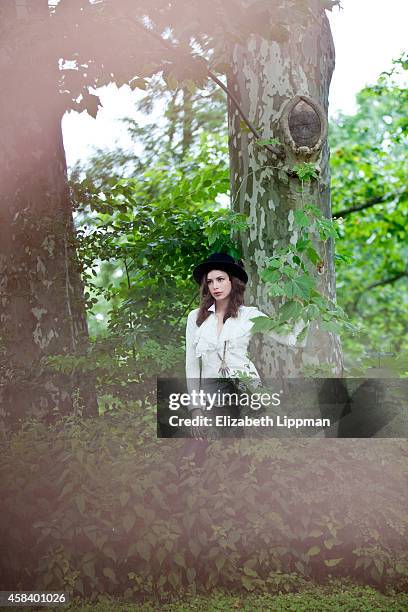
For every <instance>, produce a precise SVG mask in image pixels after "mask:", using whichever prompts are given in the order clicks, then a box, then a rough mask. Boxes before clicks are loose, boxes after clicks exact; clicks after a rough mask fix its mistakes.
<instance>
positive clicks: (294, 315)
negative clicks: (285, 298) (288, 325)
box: [279, 300, 303, 322]
mask: <svg viewBox="0 0 408 612" xmlns="http://www.w3.org/2000/svg"><path fill="white" fill-rule="evenodd" d="M302 311H303V306H302V304H300V303H299V302H296V301H294V300H291V301H289V302H285V304H283V306H281V307H280V308H279V319H280V321H281V322H284V321H289V320H290V319H294V320H295V321H296V320H297V319H299V318H300V315H301V314H302Z"/></svg>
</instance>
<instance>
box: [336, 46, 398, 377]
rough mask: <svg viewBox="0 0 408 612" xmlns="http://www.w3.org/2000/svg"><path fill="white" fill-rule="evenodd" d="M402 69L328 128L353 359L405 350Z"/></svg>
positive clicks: (340, 284)
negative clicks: (354, 328) (353, 331)
mask: <svg viewBox="0 0 408 612" xmlns="http://www.w3.org/2000/svg"><path fill="white" fill-rule="evenodd" d="M407 67H408V63H407V60H406V56H402V57H401V58H400V59H399V60H396V61H395V62H394V67H393V69H392V70H390V71H389V72H388V73H383V74H382V75H381V77H380V78H379V80H378V82H377V83H375V84H374V85H372V86H370V87H366V88H365V89H363V90H362V91H361V92H360V93H359V95H358V97H357V103H358V108H357V112H356V113H355V114H354V115H350V116H345V115H339V117H338V118H337V119H336V120H335V121H333V122H332V123H331V126H330V145H331V168H332V199H333V212H334V214H335V215H336V216H337V217H340V218H339V222H340V223H339V226H338V227H339V232H340V234H341V238H342V239H341V240H340V241H339V242H338V246H337V253H338V255H339V256H340V259H338V260H337V261H338V266H337V274H336V276H337V297H338V301H339V304H340V305H341V306H342V308H344V310H345V311H346V312H347V313H348V314H349V315H350V317H351V322H352V323H354V324H356V325H358V326H362V327H363V331H362V332H361V333H360V334H359V336H358V337H356V338H350V337H349V336H348V334H345V335H344V337H343V342H344V345H345V348H346V353H348V354H349V355H352V356H355V357H357V356H358V357H360V358H361V357H362V356H363V357H365V358H367V357H368V354H367V353H366V354H365V355H364V351H368V350H374V351H379V352H393V353H395V354H396V355H397V356H398V354H400V355H402V354H403V353H404V352H406V351H407V349H408V344H407V343H408V318H407V312H408V284H407V283H408V276H407V263H406V262H407V260H408V250H407V241H406V226H407V213H408V198H407V189H406V176H405V175H406V172H405V168H406V163H407V144H408V142H407V136H408V126H407V121H406V107H407V102H408V98H407V95H408V94H407V88H406V87H405V85H404V83H406V70H407ZM354 209H357V210H354ZM343 258H345V259H343ZM347 259H349V261H347ZM350 259H351V261H350ZM352 363H353V362H350V365H351V364H352ZM354 363H355V362H354ZM405 371H406V368H405Z"/></svg>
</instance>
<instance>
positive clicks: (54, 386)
mask: <svg viewBox="0 0 408 612" xmlns="http://www.w3.org/2000/svg"><path fill="white" fill-rule="evenodd" d="M335 4H338V2H336V1H330V0H324V1H322V0H313V1H310V2H304V1H302V0H292V1H289V2H288V1H285V2H284V1H283V0H282V1H278V2H274V3H269V2H268V3H265V2H264V1H262V2H261V1H259V0H258V1H252V2H243V1H241V0H229V1H228V2H223V3H219V2H218V1H215V0H214V1H211V2H207V3H205V5H204V4H203V3H201V2H199V1H198V0H195V1H190V2H186V1H185V0H178V1H177V0H176V1H175V2H172V3H167V2H163V0H149V2H147V1H143V0H141V1H140V2H133V1H130V0H115V1H112V0H101V1H99V2H93V1H90V0H60V1H59V2H57V1H53V2H50V3H48V2H47V1H46V0H40V1H39V0H18V1H17V0H4V1H3V2H2V3H1V7H0V12H1V14H0V17H1V20H0V21H1V28H2V38H1V49H0V52H1V55H0V57H1V62H0V70H1V76H2V83H3V88H2V93H1V109H2V116H3V125H5V126H7V127H6V128H5V129H4V130H3V131H2V143H1V155H2V164H1V214H2V220H3V223H2V229H1V231H2V236H1V238H2V239H1V252H0V265H1V274H2V300H1V303H0V311H1V320H2V335H1V350H2V368H1V377H2V385H1V388H2V406H3V409H4V410H5V412H6V413H9V414H11V413H13V412H14V413H19V414H23V413H24V410H25V409H26V408H27V407H29V406H31V407H33V408H35V407H37V408H39V409H41V410H42V411H43V412H50V411H51V410H53V409H54V408H55V407H58V408H59V409H60V410H62V411H69V410H70V407H71V406H72V401H73V394H74V391H75V388H76V386H75V385H74V386H73V385H72V381H71V380H64V379H54V380H52V381H51V379H50V378H45V379H43V380H41V379H38V380H35V381H34V380H32V381H31V383H30V385H28V382H27V377H28V373H29V372H31V374H33V373H34V375H33V377H34V378H36V376H37V374H39V373H40V372H41V371H42V369H41V368H42V365H41V364H43V362H44V361H43V360H44V358H46V357H47V356H49V355H50V354H56V353H60V354H67V353H75V352H80V353H81V352H83V351H85V350H86V344H87V329H86V323H85V308H86V305H87V303H86V296H85V298H84V295H83V288H82V282H81V270H80V267H79V265H78V264H77V262H76V257H75V233H74V229H73V223H72V209H71V202H70V198H69V194H68V191H67V180H66V164H65V155H64V150H63V145H62V137H61V118H62V115H63V113H64V112H65V111H66V110H69V109H73V110H77V111H82V110H86V111H87V112H89V113H90V114H91V115H93V116H95V115H96V113H97V112H98V108H99V106H100V101H99V98H98V97H97V96H96V95H95V94H94V93H93V88H97V87H99V86H102V85H104V84H106V83H109V82H111V81H114V82H116V83H117V84H118V85H122V84H125V83H126V84H129V85H130V86H131V87H132V88H138V87H141V88H146V86H147V85H148V82H149V79H150V78H151V77H152V76H153V75H155V74H157V73H161V74H162V75H163V76H164V78H165V80H166V82H167V84H168V86H169V88H172V87H173V86H174V85H175V84H177V83H183V86H184V87H185V88H188V87H189V86H190V89H191V88H193V87H194V86H197V87H203V86H204V85H205V83H207V81H208V79H211V80H212V81H213V82H214V83H216V84H217V86H218V87H220V88H221V89H223V90H224V91H225V93H226V94H227V95H228V99H229V105H230V118H229V125H230V134H231V149H230V158H231V185H232V193H233V200H234V207H236V206H239V208H240V210H243V211H244V212H247V213H249V216H250V217H251V220H252V225H251V227H250V228H249V232H248V233H247V234H244V235H241V237H240V240H241V242H242V245H243V247H244V254H245V260H246V264H247V267H248V269H249V274H250V278H251V284H250V293H251V296H252V297H253V299H256V300H257V302H258V305H259V306H260V307H261V308H263V309H266V310H267V311H269V312H270V313H271V314H272V311H276V310H278V318H277V319H278V320H274V321H272V320H271V321H270V322H269V323H270V325H276V324H279V325H285V324H292V323H293V322H294V321H295V320H296V319H297V318H299V316H300V314H301V313H303V314H304V316H306V317H307V318H309V319H311V320H313V319H316V318H317V317H318V316H321V317H322V318H323V321H322V323H323V325H319V328H320V329H319V330H316V331H315V332H314V333H313V334H311V338H312V343H311V344H310V346H309V345H308V347H307V349H306V350H305V351H304V355H303V354H296V355H294V354H292V353H291V354H290V355H289V354H286V353H285V354H283V353H282V352H281V351H280V349H278V348H277V347H276V346H269V345H266V344H264V343H263V344H262V346H261V355H262V360H263V363H264V366H265V367H264V368H263V369H264V371H267V372H269V373H270V372H274V371H276V370H279V371H281V372H282V373H287V372H290V373H293V372H296V371H298V369H299V368H300V367H301V366H302V365H303V364H304V362H305V357H307V356H308V354H309V357H310V358H311V359H312V360H315V362H317V364H329V365H330V367H331V371H333V372H336V373H339V372H340V371H341V367H342V362H341V352H340V348H339V343H338V340H337V336H336V334H335V332H336V331H337V327H336V325H335V324H334V323H333V321H331V319H332V318H333V317H338V318H339V317H340V318H341V313H340V312H339V311H338V310H336V307H335V304H334V298H335V296H334V269H333V257H332V244H331V238H332V237H333V229H332V228H331V227H330V226H329V225H328V224H327V223H325V222H326V221H327V220H328V217H329V215H330V203H329V182H328V172H327V156H328V149H327V139H326V115H327V95H328V88H329V83H330V77H331V72H332V69H333V66H334V53H333V44H332V40H331V36H330V30H329V26H328V21H327V17H326V15H325V9H331V8H332V7H333V5H335ZM217 75H218V76H217ZM221 75H226V76H227V85H228V87H226V85H225V81H223V80H222V78H221V79H220V78H219V77H220V76H221ZM185 91H187V89H185ZM184 103H185V104H188V95H186V96H185V98H184ZM241 120H242V122H243V123H242V124H241ZM247 130H249V131H250V134H252V136H250V134H249V133H248V132H247ZM186 139H188V126H186ZM185 144H188V140H186V142H185ZM264 166H269V168H264ZM261 168H262V170H261ZM238 192H239V193H238ZM264 194H267V195H266V196H265V197H264ZM275 256H276V257H277V258H278V259H276V258H275V259H274V260H273V261H272V262H270V261H269V259H270V258H271V257H272V258H273V257H275ZM269 264H270V265H269ZM278 264H279V265H278ZM274 266H277V267H276V268H275V269H274ZM271 268H272V271H271ZM276 271H278V272H279V277H278V280H276V274H274V272H276ZM263 272H265V273H266V276H265V275H264V276H263V277H262V273H263ZM268 274H269V276H268ZM317 274H319V278H318V279H317V281H316V278H317ZM263 282H269V283H270V284H271V285H278V286H279V287H280V289H279V290H278V291H279V295H276V293H275V295H274V296H273V299H274V300H275V304H274V305H273V307H272V303H271V299H270V294H269V292H268V290H267V289H265V288H264V286H263V284H262V283H263ZM275 318H276V317H275ZM324 319H326V320H324ZM330 323H331V324H332V325H334V327H333V326H332V327H331V329H330V325H328V324H330ZM324 327H326V329H323V328H324ZM317 347H318V348H317ZM311 353H313V354H311ZM86 388H87V389H89V388H91V385H89V384H88V382H87V385H86ZM82 393H83V395H84V396H85V395H86V394H87V392H86V391H84V390H83V391H82ZM86 405H87V407H88V408H89V410H90V412H91V413H92V412H93V413H95V409H96V403H95V400H94V398H92V394H90V395H89V397H88V400H87V402H86Z"/></svg>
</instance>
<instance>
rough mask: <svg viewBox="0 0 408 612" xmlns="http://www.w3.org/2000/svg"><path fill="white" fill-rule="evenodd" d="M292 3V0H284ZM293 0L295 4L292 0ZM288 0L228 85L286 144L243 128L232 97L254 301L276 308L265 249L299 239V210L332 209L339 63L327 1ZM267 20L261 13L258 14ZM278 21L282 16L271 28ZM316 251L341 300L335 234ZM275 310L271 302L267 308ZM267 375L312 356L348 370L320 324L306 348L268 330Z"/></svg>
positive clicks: (257, 122) (233, 148)
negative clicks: (333, 108)
mask: <svg viewBox="0 0 408 612" xmlns="http://www.w3.org/2000/svg"><path fill="white" fill-rule="evenodd" d="M285 4H287V3H285ZM292 4H293V3H292ZM252 7H253V10H254V11H256V10H257V3H256V2H254V3H252ZM291 9H293V10H288V6H285V7H284V6H283V5H279V3H276V4H275V5H274V9H272V10H271V12H270V14H269V19H270V26H271V34H272V35H271V36H269V37H268V38H267V37H266V36H265V35H263V36H261V35H256V34H253V35H251V36H249V37H248V38H247V39H246V40H245V41H243V43H239V44H236V45H235V47H234V48H233V52H232V61H231V65H232V70H231V71H230V73H229V75H228V85H229V88H230V89H231V90H232V91H233V92H234V94H235V96H236V97H237V98H238V100H239V102H240V105H241V106H242V108H243V109H244V111H245V113H246V114H247V115H248V117H249V119H250V121H251V123H252V124H253V125H254V126H257V129H258V130H259V131H261V134H262V137H263V139H276V140H277V141H279V142H281V143H283V145H284V146H283V150H282V152H281V155H275V156H274V155H273V154H272V153H270V152H269V151H268V150H267V149H265V147H260V146H257V142H256V138H255V137H254V135H253V133H251V132H250V131H248V130H243V129H242V127H243V126H242V120H241V117H240V114H239V112H238V111H237V109H236V106H235V105H234V103H230V104H229V126H230V132H229V133H230V158H231V185H232V200H233V206H234V209H235V210H237V211H239V212H241V213H245V214H247V215H248V216H249V218H250V229H249V232H248V233H246V234H245V235H242V236H241V243H242V248H243V252H244V255H245V260H246V262H247V264H248V273H249V277H250V282H249V291H250V295H251V299H252V301H253V302H254V303H256V304H258V305H259V307H260V308H261V310H264V311H266V312H268V313H269V314H273V305H272V304H271V298H270V296H269V294H268V287H267V286H266V284H265V283H264V282H262V281H261V278H260V274H261V272H262V270H263V269H264V268H265V265H266V263H267V259H268V257H271V256H272V255H273V254H274V251H275V250H276V249H278V248H280V247H287V246H288V245H290V244H291V243H292V244H293V243H295V244H296V241H297V234H296V228H295V227H294V226H293V215H294V212H295V211H296V210H303V208H304V206H305V203H308V202H310V203H314V204H315V205H317V206H319V208H320V209H321V210H322V212H323V213H324V215H325V217H327V218H330V217H331V208H330V174H329V167H328V158H329V151H328V144H327V139H326V134H327V132H326V129H325V122H326V117H327V109H328V95H329V86H330V80H331V76H332V72H333V69H334V46H333V40H332V36H331V32H330V26H329V22H328V19H327V17H326V14H325V11H324V8H323V5H322V3H321V2H318V1H314V2H313V1H311V2H308V3H303V5H302V4H301V3H298V4H297V5H295V4H293V6H292V7H291ZM261 16H263V18H264V19H265V16H264V13H263V12H262V15H260V17H261ZM273 24H278V26H275V29H274V28H273ZM305 162H306V163H311V162H313V163H314V164H317V165H318V167H319V177H318V179H317V180H313V181H312V182H310V183H309V184H308V188H305V187H304V186H303V185H301V181H300V180H299V177H298V176H297V175H296V174H295V173H294V172H293V166H294V165H296V164H302V163H305ZM317 248H318V251H319V254H320V262H319V276H318V274H317V270H316V268H315V269H314V271H313V272H312V273H313V274H314V275H315V276H316V278H317V277H318V278H319V282H318V286H319V288H320V291H322V292H323V293H324V294H325V295H326V296H327V297H329V298H330V299H331V300H333V301H334V300H335V275H334V265H333V248H332V242H331V241H327V243H326V244H325V245H324V244H323V243H320V244H317ZM271 309H272V310H271ZM256 353H257V355H258V356H259V357H260V361H261V363H262V366H261V367H262V370H263V373H264V374H266V375H272V376H273V375H274V374H276V373H280V374H283V375H295V374H297V373H299V372H300V371H301V369H302V367H303V366H304V365H305V364H307V363H315V364H317V365H321V364H329V365H330V366H331V369H332V372H333V373H335V374H340V373H341V371H342V355H341V349H340V344H339V339H338V336H336V335H335V334H333V333H332V332H330V331H322V330H319V329H318V327H317V325H316V326H315V328H314V330H313V333H312V334H310V335H309V341H308V344H307V347H306V348H305V349H304V350H301V351H300V350H296V351H294V350H293V349H289V348H288V347H285V346H283V345H280V344H278V343H276V342H273V341H272V340H269V338H268V337H267V336H266V335H264V336H263V337H262V338H261V339H259V340H257V350H256Z"/></svg>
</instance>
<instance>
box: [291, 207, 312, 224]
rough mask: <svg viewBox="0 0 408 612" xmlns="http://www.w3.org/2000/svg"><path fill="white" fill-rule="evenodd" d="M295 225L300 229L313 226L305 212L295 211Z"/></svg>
mask: <svg viewBox="0 0 408 612" xmlns="http://www.w3.org/2000/svg"><path fill="white" fill-rule="evenodd" d="M293 217H294V224H295V225H296V226H297V227H299V228H302V227H308V226H309V225H311V222H310V219H309V217H308V216H307V215H306V213H305V212H304V211H303V210H295V212H294V216H293Z"/></svg>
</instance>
